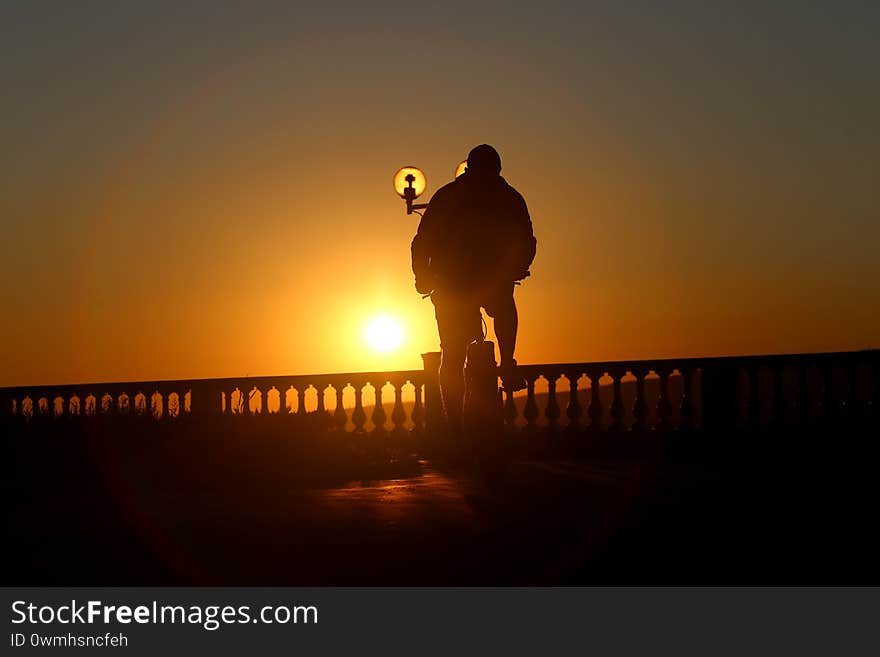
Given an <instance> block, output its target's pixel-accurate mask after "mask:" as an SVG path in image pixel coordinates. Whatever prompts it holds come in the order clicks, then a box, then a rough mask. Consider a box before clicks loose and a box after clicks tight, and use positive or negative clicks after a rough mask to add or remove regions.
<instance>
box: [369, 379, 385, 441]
mask: <svg viewBox="0 0 880 657" xmlns="http://www.w3.org/2000/svg"><path fill="white" fill-rule="evenodd" d="M383 387H385V384H384V383H378V384H376V385H375V386H374V388H375V390H376V406H375V407H374V408H373V415H372V417H371V419H372V420H373V425H374V426H375V429H373V433H374V434H375V435H382V434H384V433H385V420H387V419H388V415H387V413H385V408H384V406H383V404H382V388H383Z"/></svg>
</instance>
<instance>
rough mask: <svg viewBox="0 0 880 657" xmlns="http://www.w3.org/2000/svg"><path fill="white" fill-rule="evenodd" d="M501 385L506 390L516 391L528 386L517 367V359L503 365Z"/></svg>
mask: <svg viewBox="0 0 880 657" xmlns="http://www.w3.org/2000/svg"><path fill="white" fill-rule="evenodd" d="M501 387H502V388H504V391H505V392H516V391H517V390H525V389H526V388H527V387H528V383H526V380H525V378H523V376H522V374H520V373H519V370H518V369H517V367H516V361H515V360H514V361H511V363H509V364H507V365H502V366H501Z"/></svg>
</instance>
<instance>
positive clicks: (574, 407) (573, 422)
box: [565, 372, 582, 433]
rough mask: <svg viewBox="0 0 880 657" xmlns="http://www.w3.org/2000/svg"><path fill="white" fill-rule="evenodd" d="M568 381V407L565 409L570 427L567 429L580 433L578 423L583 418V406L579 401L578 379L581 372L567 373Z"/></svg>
mask: <svg viewBox="0 0 880 657" xmlns="http://www.w3.org/2000/svg"><path fill="white" fill-rule="evenodd" d="M565 376H566V378H567V379H568V406H566V408H565V416H566V417H567V418H568V426H567V427H566V429H567V430H568V431H570V432H572V433H574V432H576V431H578V429H579V428H580V427H579V426H578V421H579V420H580V417H581V412H582V411H581V405H580V401H579V400H578V379H579V378H580V373H579V372H568V373H566V375H565Z"/></svg>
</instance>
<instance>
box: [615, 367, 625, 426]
mask: <svg viewBox="0 0 880 657" xmlns="http://www.w3.org/2000/svg"><path fill="white" fill-rule="evenodd" d="M611 376H612V377H614V384H613V386H612V387H613V390H614V399H613V400H612V401H611V418H612V422H611V431H614V432H620V431H624V430H625V429H626V423H625V419H626V407H625V406H624V405H623V392H622V390H621V386H622V379H623V372H620V371H615V372H611Z"/></svg>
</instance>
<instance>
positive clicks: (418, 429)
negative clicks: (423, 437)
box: [412, 381, 425, 435]
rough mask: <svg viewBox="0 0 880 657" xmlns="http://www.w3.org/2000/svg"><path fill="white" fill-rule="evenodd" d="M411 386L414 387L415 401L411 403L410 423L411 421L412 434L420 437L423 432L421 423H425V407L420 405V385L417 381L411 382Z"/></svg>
mask: <svg viewBox="0 0 880 657" xmlns="http://www.w3.org/2000/svg"><path fill="white" fill-rule="evenodd" d="M412 384H413V386H414V387H415V395H416V398H415V401H414V402H413V409H412V421H413V429H412V432H413V433H414V434H415V435H420V434H421V433H422V432H423V430H424V427H423V423H424V421H425V407H424V404H423V403H422V384H421V383H419V382H418V381H412Z"/></svg>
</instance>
